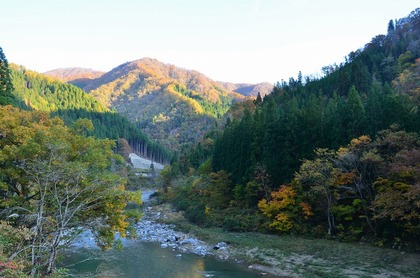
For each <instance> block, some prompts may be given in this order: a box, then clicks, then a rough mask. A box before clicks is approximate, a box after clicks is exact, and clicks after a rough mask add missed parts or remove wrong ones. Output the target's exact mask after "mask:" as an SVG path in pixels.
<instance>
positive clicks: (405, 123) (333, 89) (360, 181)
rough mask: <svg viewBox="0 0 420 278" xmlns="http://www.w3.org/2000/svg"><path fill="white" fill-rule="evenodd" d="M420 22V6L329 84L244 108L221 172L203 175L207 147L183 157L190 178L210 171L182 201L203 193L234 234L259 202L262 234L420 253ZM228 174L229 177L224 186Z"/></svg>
mask: <svg viewBox="0 0 420 278" xmlns="http://www.w3.org/2000/svg"><path fill="white" fill-rule="evenodd" d="M419 22H420V9H417V10H416V11H414V12H413V13H412V14H410V16H408V17H407V18H405V19H401V20H399V21H397V24H396V26H395V27H394V28H390V30H389V32H388V34H387V36H382V35H381V36H377V37H375V38H373V39H372V41H371V42H370V43H368V44H367V45H366V46H365V47H364V48H363V49H360V50H357V51H355V52H351V53H350V54H349V55H348V57H346V62H345V63H342V64H340V65H334V66H328V67H325V68H324V70H325V76H324V77H322V78H320V79H311V78H306V80H305V81H306V82H305V83H303V82H302V78H301V77H298V80H294V79H293V78H291V79H290V80H289V82H288V83H286V82H284V81H283V82H282V83H278V84H277V85H276V86H275V88H274V90H273V92H272V93H271V94H270V95H267V96H265V97H264V99H260V98H259V99H258V100H256V101H247V102H243V103H237V104H235V105H233V106H232V108H231V109H230V111H229V112H228V113H227V114H226V119H225V121H224V122H225V125H224V129H223V132H220V131H219V132H217V133H215V134H216V136H215V137H213V139H214V141H213V142H214V144H213V151H212V156H211V163H212V165H211V166H212V171H213V172H214V173H211V174H208V173H209V171H208V170H207V168H206V167H207V166H208V165H207V163H208V161H209V160H207V162H206V164H205V165H204V166H203V167H204V168H205V169H206V171H200V172H199V173H197V172H196V171H195V170H194V169H198V168H199V166H198V165H199V164H200V163H203V162H204V161H205V160H204V159H202V157H206V158H207V157H208V156H207V155H203V156H201V157H200V156H199V155H197V154H203V153H204V152H203V151H202V150H201V146H197V145H196V147H195V149H194V150H193V151H191V152H190V155H188V153H187V154H186V155H183V156H182V159H183V164H184V165H188V167H193V168H194V169H193V170H187V171H181V172H182V173H183V174H187V173H189V174H193V175H197V174H200V175H199V177H198V178H197V177H196V179H195V180H196V183H195V186H192V185H191V186H186V187H185V188H183V191H177V189H176V188H175V191H176V194H177V199H178V200H181V199H183V198H185V196H186V195H184V194H187V192H188V194H191V195H188V194H187V195H188V196H190V197H192V196H193V194H192V193H191V192H196V195H195V196H201V197H200V198H197V199H194V202H196V203H197V204H200V215H202V211H203V207H204V211H205V224H212V225H216V226H220V227H224V225H225V224H224V223H225V222H224V221H223V220H224V219H229V221H231V222H232V223H235V224H232V225H231V226H230V227H229V229H236V228H237V229H238V230H241V229H243V228H244V226H242V225H241V224H240V223H241V221H240V220H241V219H248V218H247V216H245V215H243V214H241V213H240V212H239V211H240V210H239V208H242V209H243V210H247V211H251V212H254V213H255V212H256V211H257V204H259V209H260V211H261V212H262V213H263V214H264V215H265V216H266V218H265V220H264V221H265V223H261V222H260V223H259V226H260V228H261V227H271V228H272V229H274V230H276V231H280V232H311V233H314V234H317V235H325V234H328V235H329V236H331V237H340V238H341V239H346V240H358V239H361V238H364V239H368V238H375V237H376V238H377V239H378V238H380V239H381V242H382V243H388V244H392V243H393V241H396V242H397V241H398V242H399V243H398V244H402V243H403V242H404V244H407V243H413V244H414V245H413V248H414V249H415V248H418V243H416V241H415V238H416V237H418V231H419V213H418V211H419V207H418V198H417V197H418V188H417V183H418V179H419V177H418V171H417V170H416V169H418V168H419V165H418V161H419V158H418V152H417V150H418V143H417V140H418V139H415V138H417V136H418V132H419V131H420V114H419V111H418V106H419V104H420V102H419V92H418V88H419V82H418V81H419V80H420V79H419V71H418V68H419V59H418V57H419V55H420V52H419V51H418V41H419V39H420V29H419V28H416V27H418V26H419ZM401 38H404V40H403V39H401ZM397 126H398V128H396V127H397ZM389 128H390V129H389ZM385 129H388V130H385ZM381 130H385V131H381ZM349 142H350V143H349ZM342 146H345V147H342ZM314 150H316V151H315V152H314ZM415 161H417V162H415ZM191 162H193V163H191ZM187 169H188V168H187ZM216 173H217V174H216ZM220 173H224V175H229V176H230V178H229V180H228V179H224V180H223V182H216V183H214V184H213V186H212V183H211V180H214V177H217V175H218V174H220ZM215 175H216V176H215ZM219 178H220V176H219ZM280 184H288V185H287V186H282V187H280V188H279V187H278V186H279V185H280ZM216 185H217V186H216ZM193 190H194V191H193ZM183 207H184V208H188V204H184V206H183ZM305 211H306V212H307V213H308V214H307V215H306V216H307V219H305V218H304V212H305ZM231 213H232V214H231ZM309 214H313V215H309ZM234 215H236V216H238V218H239V219H240V220H236V221H233V219H235V217H234ZM247 215H252V213H249V214H248V213H247ZM260 216H261V215H260ZM309 216H310V217H309ZM303 220H304V221H303ZM245 226H247V225H245Z"/></svg>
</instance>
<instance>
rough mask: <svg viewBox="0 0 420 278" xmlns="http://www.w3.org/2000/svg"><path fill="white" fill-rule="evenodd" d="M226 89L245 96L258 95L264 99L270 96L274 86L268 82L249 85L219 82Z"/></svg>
mask: <svg viewBox="0 0 420 278" xmlns="http://www.w3.org/2000/svg"><path fill="white" fill-rule="evenodd" d="M218 83H219V84H220V85H222V86H223V87H224V88H226V89H228V90H230V91H233V92H236V93H238V94H241V95H243V96H247V97H248V96H253V97H254V96H255V97H256V96H257V95H258V93H260V95H261V96H262V97H264V96H265V95H268V94H270V93H271V92H272V91H273V88H274V85H273V84H271V83H268V82H263V83H258V84H248V83H239V84H238V83H229V82H218Z"/></svg>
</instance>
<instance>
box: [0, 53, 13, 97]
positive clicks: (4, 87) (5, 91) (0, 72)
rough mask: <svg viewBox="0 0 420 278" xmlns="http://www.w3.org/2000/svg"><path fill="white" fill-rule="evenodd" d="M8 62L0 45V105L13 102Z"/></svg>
mask: <svg viewBox="0 0 420 278" xmlns="http://www.w3.org/2000/svg"><path fill="white" fill-rule="evenodd" d="M13 90H14V89H13V84H12V79H11V77H10V69H9V63H8V62H7V59H6V56H5V55H4V53H3V49H2V48H1V47H0V105H8V104H15V101H16V100H15V98H14V96H13Z"/></svg>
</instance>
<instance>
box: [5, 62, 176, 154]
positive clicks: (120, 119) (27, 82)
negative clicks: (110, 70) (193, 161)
mask: <svg viewBox="0 0 420 278" xmlns="http://www.w3.org/2000/svg"><path fill="white" fill-rule="evenodd" d="M9 71H10V78H11V81H12V85H13V88H14V89H13V91H12V94H13V96H14V98H15V99H16V101H17V103H18V102H19V101H20V102H21V105H17V106H19V107H21V108H25V107H26V108H29V109H34V110H38V111H46V112H50V113H51V114H53V115H58V116H60V117H61V118H62V119H63V120H64V121H65V123H66V124H67V125H68V126H72V123H73V122H75V121H76V120H77V119H80V118H87V119H90V120H91V121H92V122H93V124H94V129H93V131H91V132H88V134H89V135H95V136H96V137H97V138H109V139H113V140H117V139H119V138H124V139H125V140H127V141H128V142H129V144H130V146H131V147H132V148H133V150H134V151H136V152H137V153H138V154H140V155H144V156H146V157H148V158H151V159H154V160H156V161H158V162H168V161H169V160H170V158H171V154H170V152H169V151H167V150H166V149H165V148H163V147H162V146H160V145H159V144H157V143H156V142H154V141H152V140H150V139H149V138H148V136H147V135H146V134H145V133H144V132H142V131H141V130H140V129H139V128H137V127H136V126H134V125H133V123H131V122H130V121H128V120H127V118H125V117H124V116H121V115H119V114H118V113H116V112H115V111H111V110H110V109H109V108H107V107H105V106H104V105H102V104H101V103H100V102H99V101H97V100H96V99H95V98H94V97H92V96H91V95H89V94H87V93H86V92H84V91H83V90H82V89H80V88H78V87H76V86H73V85H71V84H68V83H65V82H62V81H60V80H58V79H55V78H52V77H48V76H45V75H43V74H39V73H37V72H34V71H31V70H27V69H25V68H23V67H20V66H16V65H11V66H10V69H9Z"/></svg>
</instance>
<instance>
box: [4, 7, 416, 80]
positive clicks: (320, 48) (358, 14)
mask: <svg viewBox="0 0 420 278" xmlns="http://www.w3.org/2000/svg"><path fill="white" fill-rule="evenodd" d="M419 6H420V5H419V2H418V1H417V0H351V1H347V0H13V1H11V0H0V26H1V27H0V47H2V48H3V52H4V53H5V55H6V58H7V59H8V61H9V63H16V64H19V65H23V66H25V67H26V68H28V69H31V70H35V71H38V72H45V71H48V70H53V69H57V68H67V67H84V68H91V69H95V70H101V71H109V70H111V69H113V68H115V67H117V66H118V65H120V64H123V63H125V62H128V61H133V60H137V59H141V58H143V57H150V58H155V59H157V60H159V61H161V62H164V63H169V64H173V65H176V66H179V67H182V68H186V69H193V70H197V71H199V72H201V73H204V74H205V75H207V76H208V77H210V78H212V79H214V80H217V81H226V82H236V83H258V82H270V83H275V82H278V81H281V80H282V79H284V80H288V79H289V77H294V78H296V77H297V75H298V72H299V71H301V72H302V74H303V75H304V76H306V75H313V76H317V75H319V74H320V73H321V68H322V67H323V66H326V65H329V64H333V63H337V64H339V63H341V62H343V61H344V57H345V56H347V55H348V54H349V53H350V52H351V51H355V50H357V49H359V48H362V47H363V46H364V45H365V44H366V43H368V42H370V40H371V39H372V38H373V37H375V36H376V35H379V34H386V31H387V26H388V22H389V20H391V19H399V18H402V17H406V16H407V15H409V14H410V12H411V11H413V10H414V9H416V8H418V7H419Z"/></svg>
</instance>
